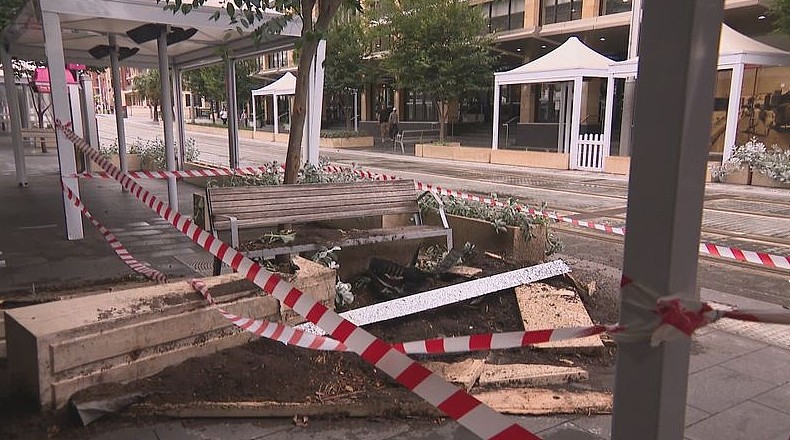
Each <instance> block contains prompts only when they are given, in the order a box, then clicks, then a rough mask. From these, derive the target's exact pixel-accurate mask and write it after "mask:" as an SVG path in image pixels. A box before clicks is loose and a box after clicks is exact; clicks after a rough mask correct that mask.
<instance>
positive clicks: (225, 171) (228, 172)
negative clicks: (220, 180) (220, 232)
mask: <svg viewBox="0 0 790 440" xmlns="http://www.w3.org/2000/svg"><path fill="white" fill-rule="evenodd" d="M268 170H269V168H268V167H243V168H205V169H199V170H183V171H127V172H126V174H128V175H129V176H130V177H131V178H133V179H167V178H168V177H175V178H185V177H222V176H237V175H241V176H255V175H260V174H261V173H263V172H266V171H268ZM69 177H76V178H79V179H112V176H110V175H109V174H108V173H106V172H101V171H100V172H97V173H78V174H72V175H71V176H69Z"/></svg>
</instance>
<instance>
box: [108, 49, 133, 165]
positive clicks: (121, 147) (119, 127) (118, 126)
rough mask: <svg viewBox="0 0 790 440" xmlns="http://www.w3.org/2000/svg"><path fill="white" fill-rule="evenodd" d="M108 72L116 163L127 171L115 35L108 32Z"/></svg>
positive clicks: (124, 129) (119, 73)
mask: <svg viewBox="0 0 790 440" xmlns="http://www.w3.org/2000/svg"><path fill="white" fill-rule="evenodd" d="M109 43H110V74H111V76H112V96H113V104H114V105H115V130H116V133H117V134H118V164H119V165H120V167H121V171H123V172H127V171H129V166H128V165H127V163H126V127H125V126H124V122H123V96H121V68H120V66H119V65H118V43H117V42H116V39H115V35H113V34H110V38H109Z"/></svg>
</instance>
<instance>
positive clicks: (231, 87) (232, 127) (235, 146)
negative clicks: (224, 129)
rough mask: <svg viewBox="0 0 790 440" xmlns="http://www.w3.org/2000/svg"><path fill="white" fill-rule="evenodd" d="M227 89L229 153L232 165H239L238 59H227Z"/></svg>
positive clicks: (232, 166)
mask: <svg viewBox="0 0 790 440" xmlns="http://www.w3.org/2000/svg"><path fill="white" fill-rule="evenodd" d="M225 90H227V95H228V155H229V156H230V167H231V168H238V167H239V116H238V102H237V100H236V60H234V59H233V58H228V59H227V60H226V61H225Z"/></svg>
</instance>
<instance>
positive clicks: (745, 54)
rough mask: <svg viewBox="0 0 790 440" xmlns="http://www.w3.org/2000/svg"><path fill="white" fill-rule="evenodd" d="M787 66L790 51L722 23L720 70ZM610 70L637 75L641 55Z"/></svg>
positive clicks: (618, 74)
mask: <svg viewBox="0 0 790 440" xmlns="http://www.w3.org/2000/svg"><path fill="white" fill-rule="evenodd" d="M739 64H740V65H752V66H787V65H790V52H785V51H783V50H781V49H777V48H775V47H773V46H769V45H767V44H764V43H761V42H759V41H757V40H754V39H752V38H749V37H747V36H746V35H743V34H742V33H740V32H738V31H736V30H735V29H733V28H731V27H729V26H727V25H726V24H722V25H721V36H720V37H719V59H718V68H719V70H725V69H731V68H733V67H734V66H736V65H739ZM609 67H610V72H611V73H612V75H614V76H615V77H620V78H622V77H629V76H636V73H637V70H638V68H639V57H634V58H630V59H627V60H625V61H619V62H615V63H612V64H611V65H610V66H609Z"/></svg>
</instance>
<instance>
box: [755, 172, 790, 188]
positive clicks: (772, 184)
mask: <svg viewBox="0 0 790 440" xmlns="http://www.w3.org/2000/svg"><path fill="white" fill-rule="evenodd" d="M752 186H765V187H768V188H790V183H784V182H780V181H778V180H776V179H772V178H770V177H768V176H767V175H765V174H763V173H753V174H752Z"/></svg>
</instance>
